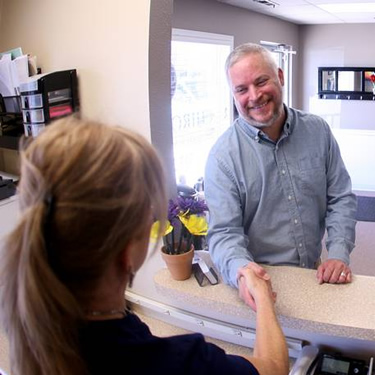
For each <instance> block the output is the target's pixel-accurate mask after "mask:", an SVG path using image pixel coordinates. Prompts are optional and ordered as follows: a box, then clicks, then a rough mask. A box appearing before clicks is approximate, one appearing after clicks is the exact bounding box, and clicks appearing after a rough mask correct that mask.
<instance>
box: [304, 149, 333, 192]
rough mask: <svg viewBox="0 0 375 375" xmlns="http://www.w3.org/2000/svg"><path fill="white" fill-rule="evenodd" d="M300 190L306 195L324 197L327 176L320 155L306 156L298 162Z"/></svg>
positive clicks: (323, 161) (323, 160)
mask: <svg viewBox="0 0 375 375" xmlns="http://www.w3.org/2000/svg"><path fill="white" fill-rule="evenodd" d="M298 166H299V175H300V182H301V188H302V191H303V193H304V194H306V195H312V196H315V195H320V196H321V195H322V194H323V195H325V194H326V185H327V174H326V164H325V159H324V158H323V156H321V155H317V154H315V155H314V154H312V155H308V156H306V157H304V158H302V159H300V160H299V162H298Z"/></svg>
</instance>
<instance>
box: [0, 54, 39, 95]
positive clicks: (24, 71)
mask: <svg viewBox="0 0 375 375" xmlns="http://www.w3.org/2000/svg"><path fill="white" fill-rule="evenodd" d="M36 70H37V69H36V57H35V56H29V55H24V54H23V53H22V50H21V48H15V49H13V50H11V51H7V52H2V53H0V94H1V95H2V96H4V97H6V96H15V95H19V86H20V83H22V82H24V81H25V80H27V78H28V77H29V76H31V75H34V74H36Z"/></svg>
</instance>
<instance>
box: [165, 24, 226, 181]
mask: <svg viewBox="0 0 375 375" xmlns="http://www.w3.org/2000/svg"><path fill="white" fill-rule="evenodd" d="M232 48H233V37H231V36H227V35H219V34H211V33H203V32H196V31H191V30H181V29H173V30H172V71H171V74H172V77H171V78H172V79H171V82H172V127H173V149H174V163H175V170H176V180H177V184H183V185H189V186H194V185H195V184H196V183H197V181H198V180H199V179H200V178H202V177H203V176H204V168H205V164H206V159H207V155H208V152H209V151H210V149H211V147H212V146H213V144H214V143H215V141H216V140H217V138H218V137H219V136H220V134H222V133H223V132H224V131H225V130H226V129H227V128H228V127H229V126H230V124H231V122H232V117H233V108H232V105H231V103H232V101H231V96H230V91H229V87H228V84H227V80H226V76H225V70H224V65H225V60H226V58H227V56H228V55H229V53H230V51H231V50H232Z"/></svg>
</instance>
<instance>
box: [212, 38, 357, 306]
mask: <svg viewBox="0 0 375 375" xmlns="http://www.w3.org/2000/svg"><path fill="white" fill-rule="evenodd" d="M226 72H227V77H228V82H229V85H230V87H231V90H232V93H233V96H234V100H235V104H236V108H237V111H238V113H239V118H238V119H236V120H235V122H234V124H233V126H231V127H230V128H229V129H228V130H227V131H226V132H225V133H224V134H223V135H222V136H221V137H220V138H219V140H218V141H217V143H216V144H215V145H214V147H213V148H212V150H211V152H210V154H209V157H208V160H207V165H206V176H205V197H206V200H207V203H208V207H209V210H210V222H209V231H208V243H209V249H210V254H211V257H212V259H213V261H214V263H215V265H216V267H217V268H218V269H219V271H220V272H221V274H222V276H223V278H224V280H225V282H226V283H228V284H230V285H232V286H234V287H238V288H239V293H240V296H241V297H242V298H243V299H244V300H245V302H247V303H248V304H252V303H253V301H252V297H251V295H250V294H249V293H248V291H247V289H246V287H245V280H244V277H243V269H244V268H245V269H246V268H252V269H254V270H256V271H257V272H258V275H259V276H264V277H266V278H267V277H268V275H267V274H266V272H265V270H264V269H263V268H262V267H261V266H260V265H258V263H263V264H271V265H295V266H300V267H306V268H315V269H317V279H318V282H319V283H323V282H328V283H348V282H350V281H351V277H352V275H351V270H350V268H349V254H350V252H351V251H352V249H353V248H354V240H355V224H356V221H355V212H356V199H355V196H354V194H353V193H352V191H351V181H350V177H349V175H348V173H347V171H346V169H345V166H344V163H343V161H342V159H341V156H340V151H339V147H338V145H337V143H336V141H335V139H334V137H333V135H332V133H331V131H330V128H329V126H328V124H327V123H326V122H325V121H324V120H323V119H321V118H320V117H318V116H315V115H311V114H307V113H304V112H301V111H298V110H295V109H293V108H288V107H286V106H285V105H284V104H283V99H282V86H283V85H284V76H283V72H282V70H281V69H278V67H277V66H276V64H275V62H274V60H273V58H272V55H271V54H270V52H269V51H268V50H266V49H265V48H263V47H261V46H259V45H256V44H251V43H248V44H244V45H241V46H239V47H237V48H236V49H235V50H234V51H232V53H231V54H230V55H229V57H228V59H227V62H226ZM325 229H327V249H328V259H327V260H326V261H324V262H323V263H322V264H320V255H321V249H322V247H321V241H322V238H323V235H324V232H325Z"/></svg>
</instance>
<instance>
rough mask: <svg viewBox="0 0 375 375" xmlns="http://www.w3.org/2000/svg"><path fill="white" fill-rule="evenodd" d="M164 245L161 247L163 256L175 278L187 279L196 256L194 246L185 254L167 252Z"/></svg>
mask: <svg viewBox="0 0 375 375" xmlns="http://www.w3.org/2000/svg"><path fill="white" fill-rule="evenodd" d="M163 249H164V246H163V247H162V248H161V256H162V258H163V260H164V262H165V264H166V265H167V268H168V270H169V272H170V273H171V276H172V278H173V279H174V280H186V279H188V278H189V277H190V276H191V270H192V263H193V257H194V246H193V245H191V248H190V250H189V251H188V252H186V253H183V254H166V253H165V252H164V251H163Z"/></svg>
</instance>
